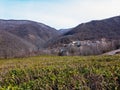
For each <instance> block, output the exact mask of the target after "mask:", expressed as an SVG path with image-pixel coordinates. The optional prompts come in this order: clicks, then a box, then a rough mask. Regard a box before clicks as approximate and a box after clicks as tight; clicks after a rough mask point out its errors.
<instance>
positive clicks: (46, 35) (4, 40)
mask: <svg viewBox="0 0 120 90" xmlns="http://www.w3.org/2000/svg"><path fill="white" fill-rule="evenodd" d="M56 35H58V31H57V30H56V29H54V28H51V27H49V26H47V25H45V24H42V23H38V22H34V21H29V20H0V36H1V38H0V39H1V40H0V41H1V42H0V52H1V53H0V56H4V55H3V52H7V56H8V57H11V56H12V57H14V56H19V55H20V54H18V53H21V51H22V52H23V53H24V55H26V51H27V53H28V52H29V51H30V52H32V51H33V50H34V51H36V50H39V49H41V48H43V46H44V43H45V42H47V41H48V40H49V39H50V38H52V37H54V36H56ZM2 47H4V50H3V51H2ZM10 52H11V53H13V55H11V54H10ZM15 52H17V53H15ZM8 54H9V55H8ZM22 55H23V54H22ZM20 56H21V55H20Z"/></svg>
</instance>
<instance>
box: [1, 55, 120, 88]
mask: <svg viewBox="0 0 120 90" xmlns="http://www.w3.org/2000/svg"><path fill="white" fill-rule="evenodd" d="M0 90H120V55H114V56H35V57H28V58H14V59H0Z"/></svg>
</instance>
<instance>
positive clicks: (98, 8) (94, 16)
mask: <svg viewBox="0 0 120 90" xmlns="http://www.w3.org/2000/svg"><path fill="white" fill-rule="evenodd" d="M118 15H120V0H0V19H17V20H21V19H22V20H25V19H26V20H33V21H37V22H41V23H44V24H47V25H49V26H52V27H54V28H57V29H60V28H71V27H74V26H76V25H78V24H80V23H83V22H88V21H91V20H99V19H104V18H108V17H113V16H118Z"/></svg>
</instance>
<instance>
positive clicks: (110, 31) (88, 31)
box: [49, 16, 120, 46]
mask: <svg viewBox="0 0 120 90" xmlns="http://www.w3.org/2000/svg"><path fill="white" fill-rule="evenodd" d="M102 38H106V39H110V40H113V39H114V40H118V39H120V16H117V17H112V18H108V19H104V20H94V21H91V22H88V23H82V24H80V25H78V26H76V27H75V28H73V29H71V30H70V31H68V32H66V33H64V34H63V35H61V36H59V37H56V39H55V40H51V41H49V43H50V45H51V46H59V45H61V44H68V43H70V42H72V41H84V40H100V39H102Z"/></svg>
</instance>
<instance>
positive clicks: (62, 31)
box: [58, 28, 72, 34]
mask: <svg viewBox="0 0 120 90" xmlns="http://www.w3.org/2000/svg"><path fill="white" fill-rule="evenodd" d="M71 29H72V28H69V29H60V30H58V31H59V33H60V34H65V33H67V32H68V31H70V30H71Z"/></svg>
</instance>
